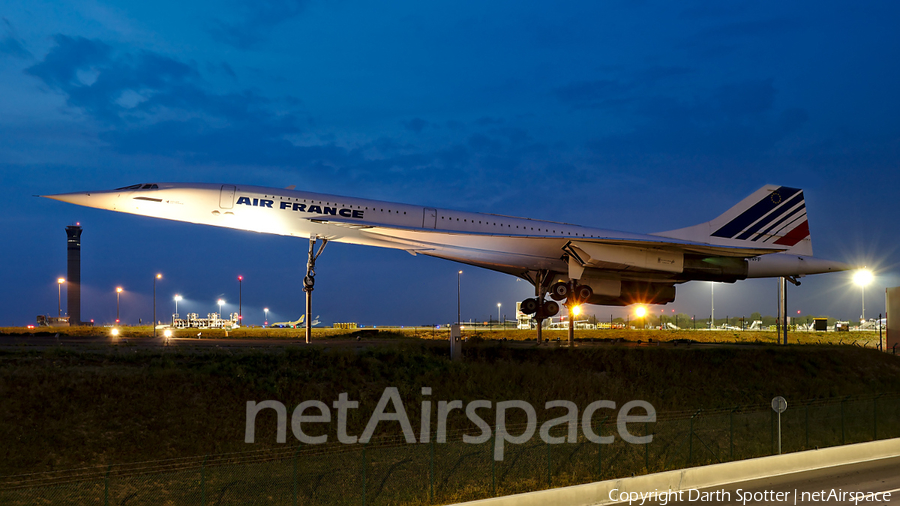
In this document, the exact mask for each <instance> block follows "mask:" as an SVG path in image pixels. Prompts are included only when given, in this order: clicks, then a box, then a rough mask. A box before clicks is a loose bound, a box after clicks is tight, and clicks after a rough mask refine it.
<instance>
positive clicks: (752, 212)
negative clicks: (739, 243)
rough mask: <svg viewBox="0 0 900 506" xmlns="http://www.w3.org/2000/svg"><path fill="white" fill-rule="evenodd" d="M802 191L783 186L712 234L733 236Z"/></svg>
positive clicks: (726, 236) (725, 236)
mask: <svg viewBox="0 0 900 506" xmlns="http://www.w3.org/2000/svg"><path fill="white" fill-rule="evenodd" d="M800 191H801V190H800V189H798V188H788V187H786V186H781V187H779V188H778V189H777V190H775V191H773V192H772V193H770V194H769V195H766V196H765V197H763V198H762V200H760V201H759V202H757V203H756V204H754V205H753V206H752V207H750V209H747V210H746V211H744V212H743V213H741V214H739V215H738V216H737V217H736V218H734V219H733V220H731V221H730V222H728V223H726V224H725V225H724V226H722V227H721V228H720V229H719V230H716V231H715V232H713V234H712V235H713V236H715V237H724V238H729V239H730V238H733V237H734V236H736V235H737V234H739V233H740V232H741V231H742V230H744V229H745V228H747V226H749V225H751V224H753V222H755V221H756V220H758V219H760V218H762V217H763V216H765V215H766V214H768V213H769V212H770V211H772V210H773V209H775V208H776V207H778V206H779V205H780V204H781V203H782V202H783V201H784V200H785V199H790V198H791V197H793V196H794V195H796V194H797V193H799V192H800Z"/></svg>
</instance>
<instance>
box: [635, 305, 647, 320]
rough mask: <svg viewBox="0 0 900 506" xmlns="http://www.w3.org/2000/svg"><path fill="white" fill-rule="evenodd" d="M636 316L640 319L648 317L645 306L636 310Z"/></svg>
mask: <svg viewBox="0 0 900 506" xmlns="http://www.w3.org/2000/svg"><path fill="white" fill-rule="evenodd" d="M634 314H635V316H637V317H638V318H643V317H644V316H647V308H645V307H644V306H638V307H637V309H635V310H634Z"/></svg>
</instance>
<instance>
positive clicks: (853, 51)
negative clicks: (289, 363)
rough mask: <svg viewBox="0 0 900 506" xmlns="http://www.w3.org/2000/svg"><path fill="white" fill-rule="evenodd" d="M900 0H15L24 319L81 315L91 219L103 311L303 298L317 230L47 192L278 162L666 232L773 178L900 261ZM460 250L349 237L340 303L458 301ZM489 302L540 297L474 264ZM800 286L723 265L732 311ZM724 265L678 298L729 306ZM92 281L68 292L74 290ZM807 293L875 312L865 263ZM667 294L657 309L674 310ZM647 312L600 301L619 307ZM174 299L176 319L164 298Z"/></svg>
mask: <svg viewBox="0 0 900 506" xmlns="http://www.w3.org/2000/svg"><path fill="white" fill-rule="evenodd" d="M898 13H900V4H897V3H896V2H864V3H859V2H822V1H816V2H811V1H798V2H771V1H753V2H749V1H747V2H718V1H709V2H690V1H686V2H653V1H609V2H522V1H518V2H464V1H462V2H461V1H454V2H418V1H417V2H358V1H351V0H335V1H331V2H321V1H315V0H263V1H256V0H255V1H249V0H243V1H242V0H223V1H221V2H204V1H198V2H172V1H156V2H104V1H98V0H63V1H59V0H55V1H52V2H47V1H42V0H28V1H22V0H8V1H6V2H4V4H3V7H2V9H0V17H2V19H0V183H2V184H0V188H2V192H3V193H2V195H3V198H2V199H0V224H2V225H0V226H2V232H3V246H2V248H0V259H2V265H3V276H2V288H3V290H2V291H0V325H24V324H28V323H33V322H34V317H35V315H37V314H51V315H53V314H55V312H54V311H53V302H55V301H54V300H53V299H55V298H56V297H54V295H57V293H56V292H57V290H56V288H57V287H56V278H57V277H58V276H65V258H66V257H65V255H66V250H65V233H64V228H65V226H66V225H68V224H71V223H74V222H80V223H81V224H82V225H83V226H84V228H85V232H84V237H83V267H82V279H83V284H84V288H83V308H82V316H83V318H85V319H89V318H93V319H95V320H97V322H98V323H102V322H108V321H111V320H112V319H114V318H115V293H114V289H115V287H116V286H122V287H124V289H125V293H124V294H123V297H122V317H123V319H124V320H125V321H129V322H130V321H136V320H137V319H138V318H142V319H143V320H144V321H147V320H148V319H149V318H150V315H151V314H152V313H151V311H152V309H151V307H152V306H151V304H152V300H151V298H152V280H153V275H154V274H155V273H156V272H161V273H163V276H164V278H163V280H161V281H160V283H159V285H158V296H159V300H160V302H159V303H160V308H161V309H160V314H161V315H163V314H168V313H171V312H172V308H171V305H172V302H171V301H172V296H173V295H174V294H175V293H180V294H182V295H183V296H184V298H185V300H184V301H183V302H182V303H180V304H179V310H180V312H181V313H182V314H183V313H186V312H198V313H201V314H204V315H205V314H206V313H208V312H211V311H215V310H216V309H217V307H216V306H215V300H216V299H218V298H224V299H226V300H227V301H228V305H227V306H226V307H225V311H226V312H228V311H234V310H236V309H237V305H236V303H237V298H238V293H237V289H238V285H237V279H236V278H237V275H239V274H241V275H243V276H244V278H245V281H244V293H243V302H244V304H243V306H244V314H245V321H246V323H248V324H254V323H256V324H258V323H261V322H262V319H263V313H262V308H263V307H269V308H270V314H269V320H270V321H272V320H282V319H288V318H290V319H294V318H296V317H298V316H299V315H300V314H301V312H302V308H303V292H302V291H301V286H302V284H301V278H302V274H303V269H304V267H305V255H306V247H307V243H306V241H302V240H297V239H290V238H284V237H278V236H262V235H258V234H253V233H246V232H238V231H231V230H220V229H216V228H212V227H202V226H196V225H188V224H182V223H175V222H166V221H162V220H153V219H149V218H143V217H138V216H132V215H125V214H118V213H113V212H109V211H100V210H94V209H86V208H80V207H77V206H73V205H68V204H64V203H60V202H56V201H52V200H44V199H37V198H34V197H32V195H34V194H49V193H64V192H72V191H79V190H92V189H108V188H115V187H120V186H126V185H130V184H134V183H140V182H157V181H196V182H217V183H237V184H255V185H264V186H275V187H284V186H288V185H292V184H293V185H297V188H299V189H304V190H309V191H318V192H326V193H336V194H340V195H348V196H360V197H368V198H376V199H384V200H391V201H399V202H405V203H411V204H423V205H428V206H436V207H447V208H454V209H462V210H471V211H483V212H491V213H499V214H508V215H518V216H527V217H533V218H542V219H551V220H557V221H566V222H572V223H577V224H583V225H589V226H597V227H601V228H609V229H614V230H625V231H633V232H654V231H661V230H669V229H674V228H680V227H684V226H688V225H692V224H695V223H699V222H703V221H707V220H709V219H711V218H713V217H715V216H717V215H718V214H720V213H721V212H723V211H724V210H726V209H727V208H728V207H730V206H731V205H733V204H734V203H736V202H737V201H739V200H740V199H742V198H743V197H745V196H746V195H748V194H750V193H752V192H753V191H755V190H756V189H757V188H759V187H761V186H762V185H764V184H779V185H789V186H794V187H800V188H804V189H805V191H806V201H807V207H808V212H809V216H810V228H811V231H812V239H813V247H814V251H815V254H816V256H821V257H824V258H829V259H833V260H840V261H845V262H851V263H854V264H864V265H868V266H870V267H873V268H875V269H877V274H878V275H877V278H876V280H875V282H874V283H873V284H872V285H871V286H869V287H868V288H867V290H866V314H867V316H875V315H876V314H877V313H878V312H881V311H883V310H884V288H885V287H886V286H897V285H900V279H898V276H897V271H896V267H897V264H898V262H900V252H898V249H897V246H898V241H900V227H898V220H897V204H896V201H895V198H896V197H895V194H896V192H897V190H898V188H900V184H898V183H900V175H898V173H900V172H898V160H900V119H898V118H900V101H898V98H897V90H898V89H900V65H898V62H900V37H898V35H897V26H898V22H900V16H898ZM458 269H459V266H458V265H456V264H453V263H451V262H447V261H442V260H436V259H430V258H426V257H421V256H419V257H412V256H410V255H408V254H407V253H404V252H397V251H391V250H380V249H375V248H365V247H358V246H349V245H340V244H331V245H329V246H328V248H327V249H326V250H325V253H324V255H323V256H322V257H321V259H320V261H319V269H318V273H319V277H318V281H319V282H318V284H317V288H316V291H315V299H314V305H315V308H314V313H316V314H321V315H322V320H323V322H325V323H327V324H330V323H331V322H333V321H356V322H359V323H362V324H405V325H412V324H431V323H446V322H449V321H451V320H453V319H454V318H455V314H456V307H455V306H456V272H457V270H458ZM462 269H463V271H464V273H463V276H462V301H463V302H462V315H463V318H464V319H469V318H475V319H478V320H485V319H487V318H488V316H489V315H494V318H496V314H497V303H501V304H502V306H501V312H502V313H503V314H506V315H507V316H509V317H510V318H512V317H513V314H514V308H515V302H516V301H517V300H521V299H522V298H525V297H526V296H528V295H530V294H531V293H532V289H531V287H530V285H528V284H527V283H525V282H524V281H517V280H516V279H515V278H513V277H511V276H506V275H502V274H498V273H493V272H489V271H486V270H481V269H476V268H471V267H465V266H464V267H462ZM775 294H776V282H775V281H774V280H755V281H744V282H738V283H736V284H733V285H717V286H716V316H718V317H723V316H725V315H731V316H740V315H747V316H749V315H750V313H752V312H753V311H759V312H761V313H763V314H774V312H775V305H776V303H775ZM709 295H710V284H709V283H700V282H694V283H688V284H686V285H681V286H679V288H678V297H677V300H676V302H675V303H673V304H670V305H668V306H666V307H665V309H666V312H671V310H672V309H675V310H676V311H677V312H680V313H687V314H697V315H698V317H700V316H701V315H703V316H706V315H708V314H709V306H710V300H709ZM63 300H64V302H63V303H64V304H65V293H64V294H63ZM789 305H790V312H791V313H794V314H796V311H798V310H799V311H801V312H802V314H804V315H805V314H808V313H814V314H830V315H832V316H837V317H840V318H848V319H849V318H858V317H859V314H860V290H859V288H857V287H854V286H852V285H850V284H849V275H848V274H836V275H823V276H816V277H810V278H806V279H805V280H804V283H803V285H802V286H801V287H799V288H794V287H791V289H790V296H789ZM658 310H659V308H657V311H658ZM625 311H626V309H622V308H604V307H599V306H598V307H595V312H596V314H597V315H598V317H601V318H608V316H609V315H610V314H613V315H616V316H620V315H624V314H625ZM160 317H161V318H164V317H162V316H160Z"/></svg>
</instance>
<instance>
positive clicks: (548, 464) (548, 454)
mask: <svg viewBox="0 0 900 506" xmlns="http://www.w3.org/2000/svg"><path fill="white" fill-rule="evenodd" d="M551 486H552V482H551V481H550V442H547V488H550V487H551Z"/></svg>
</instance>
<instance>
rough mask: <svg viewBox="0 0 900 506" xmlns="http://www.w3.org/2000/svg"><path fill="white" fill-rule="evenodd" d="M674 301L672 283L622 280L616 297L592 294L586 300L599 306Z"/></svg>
mask: <svg viewBox="0 0 900 506" xmlns="http://www.w3.org/2000/svg"><path fill="white" fill-rule="evenodd" d="M674 301H675V286H674V285H670V284H668V283H642V282H637V281H622V288H621V292H620V294H619V296H618V297H613V296H609V295H602V294H594V296H592V297H591V298H590V299H588V300H587V303H588V304H597V305H600V306H628V305H631V304H668V303H669V302H674Z"/></svg>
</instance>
